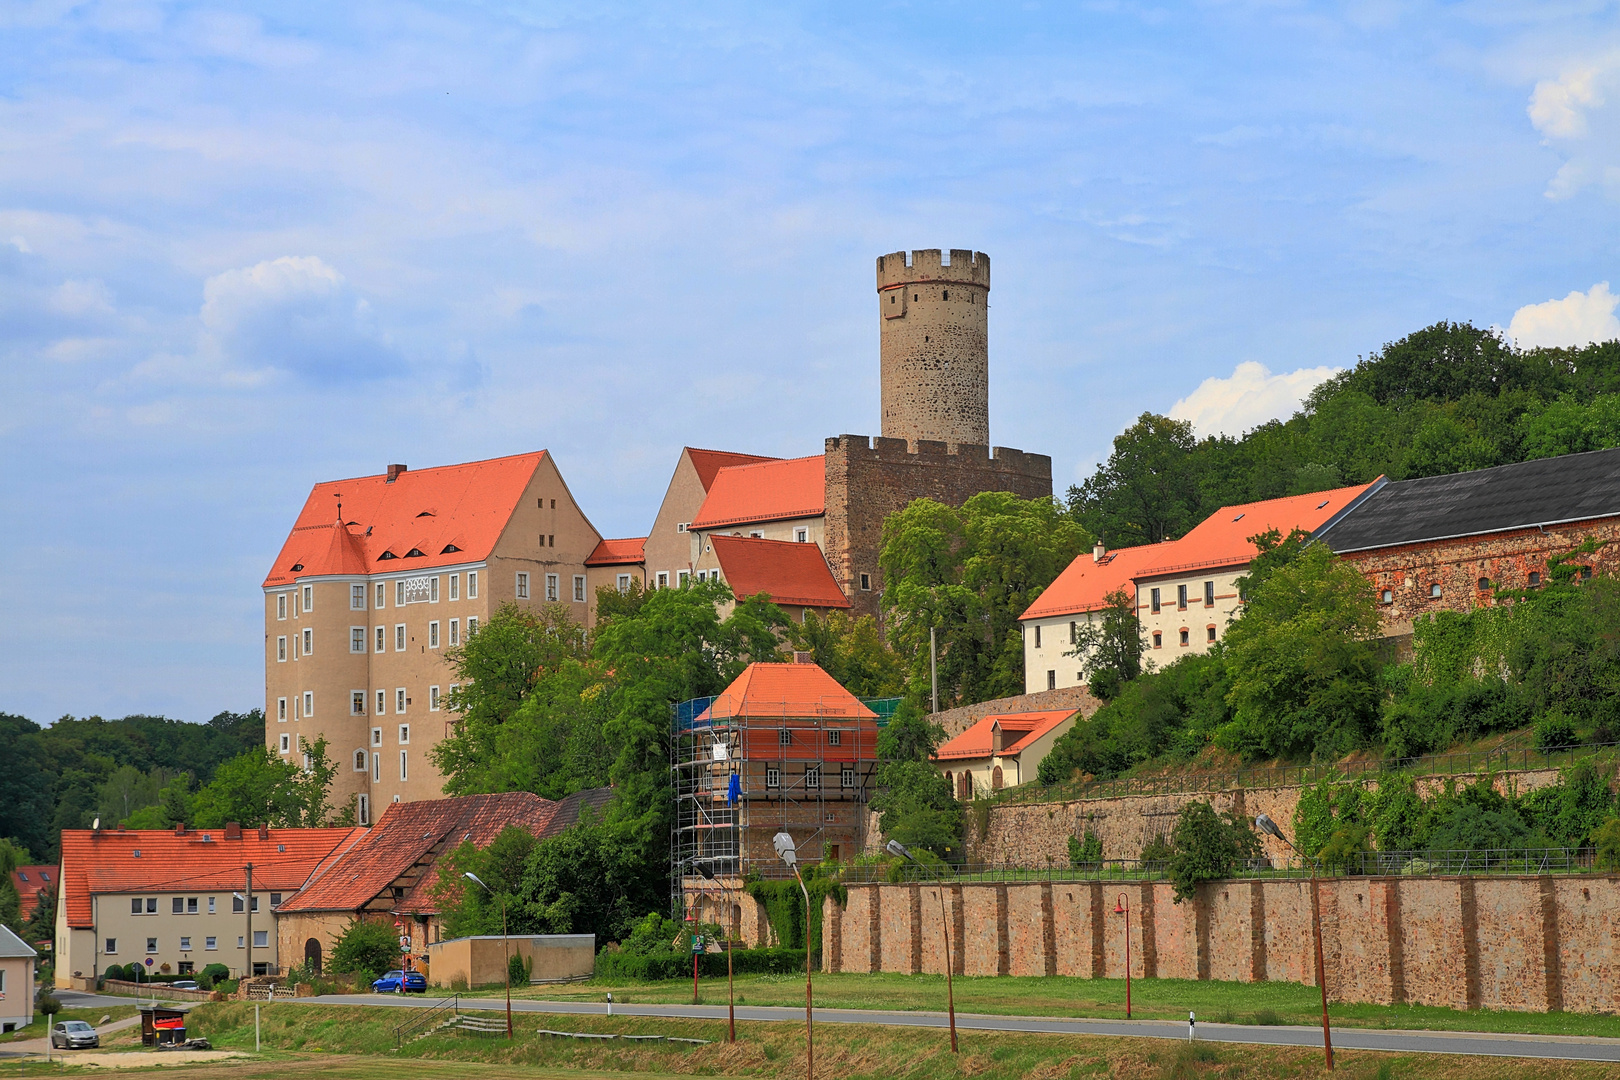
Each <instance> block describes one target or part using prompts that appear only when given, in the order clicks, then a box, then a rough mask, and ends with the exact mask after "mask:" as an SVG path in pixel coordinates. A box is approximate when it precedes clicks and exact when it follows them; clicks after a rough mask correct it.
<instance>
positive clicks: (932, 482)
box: [823, 435, 1052, 615]
mask: <svg viewBox="0 0 1620 1080" xmlns="http://www.w3.org/2000/svg"><path fill="white" fill-rule="evenodd" d="M916 446H917V448H916V450H911V449H910V448H909V446H908V444H907V442H906V440H905V439H885V438H882V437H881V436H880V437H878V438H876V439H872V438H868V437H867V436H865V435H835V436H833V437H831V438H829V439H827V442H826V458H825V460H826V476H827V518H826V528H825V532H824V534H823V536H824V538H825V545H826V546H825V551H826V554H827V565H828V566H829V567H831V568H832V574H833V579H834V580H836V581H837V582H838V584H839V586H840V587H841V588H842V589H843V590H844V595H845V596H848V597H849V598H850V602H851V603H852V604H853V605H854V614H856V615H874V614H876V613H877V602H878V593H879V591H880V590H881V589H882V588H883V584H882V580H881V578H880V576H879V574H878V566H877V557H878V551H879V550H880V548H881V547H882V543H883V521H884V519H885V518H887V517H888V516H889V515H890V514H892V513H894V512H895V511H896V510H903V509H905V507H906V506H907V505H908V504H909V503H910V502H911V501H912V500H913V499H920V498H930V499H934V500H936V501H938V502H942V503H945V504H946V505H948V506H961V505H962V504H963V503H965V502H967V501H968V499H969V498H971V497H972V496H974V495H977V494H978V493H979V492H981V491H1010V492H1013V493H1014V494H1016V495H1018V496H1020V497H1021V498H1025V499H1034V498H1044V497H1050V496H1051V494H1052V459H1051V458H1049V457H1047V456H1046V455H1044V454H1026V453H1024V452H1023V451H1022V450H1011V449H1008V448H1006V447H1002V446H998V447H995V448H994V449H993V450H992V449H991V448H989V447H985V446H975V445H971V444H967V443H963V444H961V445H959V446H957V447H955V449H954V452H951V453H947V452H946V446H945V444H944V443H943V442H932V441H928V440H919V441H918V442H917V444H916ZM861 574H867V575H869V578H870V584H871V589H870V590H862V589H861V587H860V575H861Z"/></svg>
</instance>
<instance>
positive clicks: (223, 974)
mask: <svg viewBox="0 0 1620 1080" xmlns="http://www.w3.org/2000/svg"><path fill="white" fill-rule="evenodd" d="M230 977H231V969H230V968H228V967H226V966H225V965H224V964H209V965H208V966H207V967H205V968H203V969H202V974H201V975H200V976H198V978H197V985H199V986H201V985H202V980H203V979H207V980H208V981H209V982H210V983H217V982H219V981H220V980H222V979H228V978H230Z"/></svg>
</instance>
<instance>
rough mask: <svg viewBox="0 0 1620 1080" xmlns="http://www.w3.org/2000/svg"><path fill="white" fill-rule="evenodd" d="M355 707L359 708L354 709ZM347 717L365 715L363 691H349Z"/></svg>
mask: <svg viewBox="0 0 1620 1080" xmlns="http://www.w3.org/2000/svg"><path fill="white" fill-rule="evenodd" d="M356 706H359V707H358V708H356ZM349 715H350V716H364V715H366V692H365V691H364V690H350V691H349Z"/></svg>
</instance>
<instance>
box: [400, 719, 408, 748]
mask: <svg viewBox="0 0 1620 1080" xmlns="http://www.w3.org/2000/svg"><path fill="white" fill-rule="evenodd" d="M398 734H399V745H401V746H409V745H411V725H409V724H400V725H399V733H398Z"/></svg>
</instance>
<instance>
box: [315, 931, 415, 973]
mask: <svg viewBox="0 0 1620 1080" xmlns="http://www.w3.org/2000/svg"><path fill="white" fill-rule="evenodd" d="M399 956H400V952H399V935H398V934H397V933H396V932H395V931H394V928H393V927H392V926H389V925H388V924H387V923H381V922H363V921H355V922H352V923H350V924H349V928H348V929H347V930H345V931H343V936H342V937H340V938H338V940H337V944H336V945H334V946H333V947H332V962H331V964H330V965H329V967H330V968H331V970H332V971H333V972H336V973H338V974H344V973H350V972H352V973H353V974H356V975H360V976H363V977H364V978H365V979H366V980H367V981H369V980H371V979H375V978H377V977H378V976H380V975H382V973H383V972H385V971H389V970H391V969H393V968H396V967H398V966H399Z"/></svg>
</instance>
